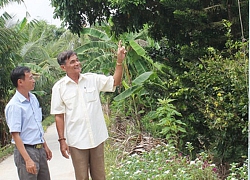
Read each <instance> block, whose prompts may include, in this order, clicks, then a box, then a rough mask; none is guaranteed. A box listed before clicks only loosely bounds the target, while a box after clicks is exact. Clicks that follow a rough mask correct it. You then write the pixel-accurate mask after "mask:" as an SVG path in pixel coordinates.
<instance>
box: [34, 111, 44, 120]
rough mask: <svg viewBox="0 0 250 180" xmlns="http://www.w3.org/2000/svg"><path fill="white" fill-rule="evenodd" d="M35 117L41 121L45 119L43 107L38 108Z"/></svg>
mask: <svg viewBox="0 0 250 180" xmlns="http://www.w3.org/2000/svg"><path fill="white" fill-rule="evenodd" d="M35 117H36V118H35V119H36V121H38V122H41V121H42V119H43V113H42V108H37V110H36V113H35Z"/></svg>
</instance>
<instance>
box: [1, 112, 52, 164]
mask: <svg viewBox="0 0 250 180" xmlns="http://www.w3.org/2000/svg"><path fill="white" fill-rule="evenodd" d="M53 122H54V116H52V115H50V116H48V117H46V118H45V119H44V120H43V122H42V125H43V129H44V132H46V130H47V128H48V127H49V126H50V125H51V124H52V123H53ZM13 150H14V145H13V144H8V145H7V146H5V147H2V148H0V162H2V161H3V160H4V159H6V158H7V157H8V156H10V155H11V154H13Z"/></svg>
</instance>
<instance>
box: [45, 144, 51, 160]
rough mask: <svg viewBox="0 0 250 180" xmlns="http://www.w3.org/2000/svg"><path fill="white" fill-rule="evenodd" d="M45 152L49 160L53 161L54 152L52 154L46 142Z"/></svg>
mask: <svg viewBox="0 0 250 180" xmlns="http://www.w3.org/2000/svg"><path fill="white" fill-rule="evenodd" d="M43 146H44V150H45V152H46V155H47V160H51V158H52V152H51V150H50V149H49V147H48V146H47V143H46V142H44V145H43Z"/></svg>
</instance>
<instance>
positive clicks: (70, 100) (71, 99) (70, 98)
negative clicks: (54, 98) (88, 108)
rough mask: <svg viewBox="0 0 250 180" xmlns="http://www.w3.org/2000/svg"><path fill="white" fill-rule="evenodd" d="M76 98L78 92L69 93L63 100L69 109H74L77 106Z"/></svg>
mask: <svg viewBox="0 0 250 180" xmlns="http://www.w3.org/2000/svg"><path fill="white" fill-rule="evenodd" d="M75 99H76V94H75V93H67V94H65V95H64V96H63V102H64V104H65V106H66V108H67V109H73V108H74V106H75Z"/></svg>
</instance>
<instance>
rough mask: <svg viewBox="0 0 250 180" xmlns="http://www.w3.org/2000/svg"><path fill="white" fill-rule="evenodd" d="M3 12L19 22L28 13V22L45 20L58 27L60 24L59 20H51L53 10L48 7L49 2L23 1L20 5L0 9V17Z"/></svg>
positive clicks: (38, 0)
mask: <svg viewBox="0 0 250 180" xmlns="http://www.w3.org/2000/svg"><path fill="white" fill-rule="evenodd" d="M4 11H6V12H8V13H9V14H10V15H12V16H15V17H16V19H20V20H21V19H23V18H24V17H25V16H26V12H28V13H29V14H30V17H29V18H28V20H32V19H37V20H45V21H46V22H47V23H48V24H54V25H56V26H58V27H59V26H60V24H61V22H60V20H59V19H53V8H52V7H51V5H50V0H24V3H22V4H18V3H10V4H9V5H8V6H6V7H4V8H2V9H0V15H1V14H2V13H3V12H4Z"/></svg>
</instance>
